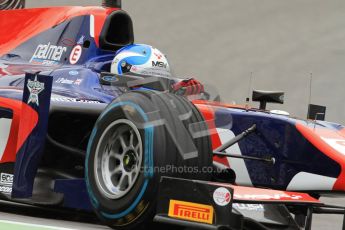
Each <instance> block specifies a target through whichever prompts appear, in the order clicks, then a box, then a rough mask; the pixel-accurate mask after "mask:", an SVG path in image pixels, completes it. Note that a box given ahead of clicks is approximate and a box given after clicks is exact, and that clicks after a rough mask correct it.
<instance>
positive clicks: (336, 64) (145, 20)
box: [0, 0, 345, 230]
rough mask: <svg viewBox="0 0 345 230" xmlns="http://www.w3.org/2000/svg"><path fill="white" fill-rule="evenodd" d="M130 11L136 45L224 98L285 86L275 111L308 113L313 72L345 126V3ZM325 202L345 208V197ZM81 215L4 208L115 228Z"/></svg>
mask: <svg viewBox="0 0 345 230" xmlns="http://www.w3.org/2000/svg"><path fill="white" fill-rule="evenodd" d="M95 4H96V5H99V4H100V1H94V0H92V1H91V0H79V1H76V0H68V1H66V0H28V4H27V5H28V7H38V6H49V5H95ZM123 8H124V9H125V10H126V11H128V12H129V13H130V15H131V16H132V18H133V21H134V27H135V36H136V42H140V43H147V44H152V45H154V46H156V47H157V48H159V49H161V50H162V51H163V52H164V53H166V54H167V55H168V57H169V60H170V64H171V65H172V66H173V68H174V70H175V73H176V74H177V75H178V76H195V77H196V78H198V79H199V80H201V81H202V82H204V83H205V84H209V85H213V86H216V87H217V90H218V92H219V93H220V94H221V96H222V98H223V100H224V101H227V102H232V101H234V102H237V103H243V102H244V100H245V98H246V97H247V95H248V93H249V88H256V89H267V90H283V91H285V92H286V97H285V104H284V105H282V106H274V105H269V106H270V107H269V108H280V109H283V110H287V111H289V112H290V113H291V114H293V115H296V116H299V117H305V116H306V112H307V104H308V101H309V82H310V73H312V75H313V82H312V98H311V102H312V103H315V104H321V105H326V106H327V116H326V117H327V119H328V120H330V121H334V122H340V123H343V124H345V116H344V114H345V104H344V101H345V93H344V88H345V64H344V63H345V30H344V28H345V20H344V12H345V1H343V0H337V1H333V0H328V1H324V0H289V1H282V0H278V1H277V0H260V1H258V0H241V1H235V0H216V1H214V0H213V1H212V0H208V1H207V0H184V1H182V0H123ZM251 73H252V75H253V81H252V86H251V87H250V86H249V82H250V76H251ZM254 105H256V104H254ZM324 200H326V201H328V202H332V203H334V204H337V205H345V199H329V198H327V199H324ZM76 218H77V214H73V213H70V214H69V215H68V216H67V217H66V215H62V214H61V213H59V212H40V211H37V210H31V209H28V208H25V207H24V208H14V209H11V208H7V207H4V206H0V230H2V229H14V230H21V229H30V230H31V229H44V230H45V229H63V228H67V229H86V230H88V229H90V230H91V229H108V228H107V227H104V226H101V225H99V224H97V222H91V223H90V221H89V220H90V218H85V217H84V218H79V219H77V220H76ZM91 219H92V218H91ZM4 221H5V222H4ZM12 222H15V223H21V224H19V225H18V224H13V223H12ZM25 223H28V224H31V225H25ZM341 224H342V218H341V217H340V216H329V215H315V216H314V221H313V229H316V230H321V229H334V230H336V229H341ZM36 225H44V226H53V227H55V228H47V227H46V228H44V227H39V226H36Z"/></svg>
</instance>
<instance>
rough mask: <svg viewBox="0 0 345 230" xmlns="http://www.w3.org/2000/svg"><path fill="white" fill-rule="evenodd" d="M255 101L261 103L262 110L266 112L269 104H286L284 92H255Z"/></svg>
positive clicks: (253, 97) (253, 98)
mask: <svg viewBox="0 0 345 230" xmlns="http://www.w3.org/2000/svg"><path fill="white" fill-rule="evenodd" d="M252 100H253V101H259V102H260V109H261V110H265V109H266V104H267V102H269V103H278V104H284V92H280V91H263V90H253V95H252Z"/></svg>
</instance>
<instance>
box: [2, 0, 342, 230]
mask: <svg viewBox="0 0 345 230" xmlns="http://www.w3.org/2000/svg"><path fill="white" fill-rule="evenodd" d="M120 3H121V2H120V1H105V2H104V5H103V7H98V6H95V7H50V8H35V9H19V10H5V11H0V26H1V28H2V30H1V32H0V116H1V119H0V126H1V132H0V148H1V149H0V193H1V198H2V199H4V200H9V201H12V202H21V203H27V204H32V205H41V206H47V205H49V206H54V207H64V208H69V209H76V210H84V211H92V210H93V211H95V213H96V214H97V216H98V217H99V218H100V220H102V221H103V223H105V224H107V225H108V226H110V227H112V228H115V229H136V228H138V227H139V226H141V227H142V226H146V225H147V224H150V223H151V222H152V220H154V221H155V222H160V223H166V224H174V225H181V226H187V227H197V228H206V229H300V227H305V229H310V227H311V220H312V214H313V212H314V213H322V212H327V213H330V212H331V213H338V214H339V213H341V214H343V213H344V211H345V210H344V208H342V207H335V206H327V205H324V204H322V203H321V202H320V201H319V200H318V198H319V196H320V195H322V194H324V193H332V194H338V193H339V194H341V193H343V192H344V190H345V181H344V180H345V171H344V165H345V159H344V153H345V137H344V135H345V131H344V126H342V125H338V124H334V123H330V122H325V121H316V120H303V119H298V118H294V117H291V116H289V115H287V114H285V113H277V112H272V111H268V110H265V104H266V103H267V102H278V103H282V102H283V93H281V92H266V91H255V92H254V94H253V99H254V100H258V101H260V102H261V106H260V108H259V109H256V108H250V107H249V106H237V105H230V104H226V103H221V102H217V101H211V100H206V99H205V98H201V99H195V98H194V99H193V100H188V99H187V98H185V97H181V96H178V95H176V94H174V93H171V92H170V91H169V89H168V88H167V87H166V85H167V84H166V79H163V78H157V77H142V76H125V75H123V76H121V75H117V74H112V73H110V66H111V63H112V60H113V59H114V56H115V52H116V51H117V50H119V49H120V48H122V47H124V46H127V45H130V44H133V42H134V32H133V25H132V20H131V17H130V16H129V15H128V14H127V13H126V12H125V11H123V10H121V4H120ZM206 98H209V97H207V94H206ZM279 190H283V191H279ZM286 190H288V191H286ZM301 191H305V192H306V193H301ZM292 214H294V215H292Z"/></svg>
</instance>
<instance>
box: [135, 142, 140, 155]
mask: <svg viewBox="0 0 345 230" xmlns="http://www.w3.org/2000/svg"><path fill="white" fill-rule="evenodd" d="M134 149H135V153H136V154H137V155H138V154H139V151H140V143H138V144H137V145H136V146H135V147H134Z"/></svg>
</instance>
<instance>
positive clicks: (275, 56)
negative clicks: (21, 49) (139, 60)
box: [27, 0, 345, 124]
mask: <svg viewBox="0 0 345 230" xmlns="http://www.w3.org/2000/svg"><path fill="white" fill-rule="evenodd" d="M100 3H101V1H100V0H87V1H81V0H68V1H66V0H27V7H37V6H48V5H100ZM123 9H124V10H126V11H127V12H129V14H130V15H131V16H132V19H133V22H134V28H135V39H136V42H137V43H147V44H151V45H153V46H155V47H157V48H159V49H160V50H162V51H163V52H164V53H165V54H166V55H167V56H168V58H169V60H170V64H171V66H172V67H173V69H174V71H175V73H176V74H177V75H178V76H181V77H196V78H197V79H199V80H201V81H202V82H204V83H205V84H208V85H213V86H215V87H217V90H218V92H219V93H220V95H221V97H222V99H223V100H224V101H227V102H236V103H242V104H243V103H244V102H245V98H246V97H248V94H249V91H250V90H249V89H250V76H251V75H252V76H253V81H252V86H251V87H252V88H255V89H262V90H282V91H285V93H286V94H285V104H284V105H269V106H268V108H269V109H273V108H280V109H282V110H287V111H289V112H290V113H291V114H292V115H295V116H298V117H302V118H305V117H306V115H307V106H308V101H309V88H310V76H311V74H312V76H313V81H312V85H311V89H312V97H311V102H312V103H314V104H320V105H325V106H327V112H326V119H327V120H329V121H333V122H340V123H342V124H345V103H344V102H345V20H344V12H345V1H343V0H330V1H324V0H290V1H283V0H278V1H277V0H260V1H257V0H241V1H235V0H217V1H210V0H187V1H182V0H140V1H139V0H123ZM253 105H255V106H257V104H256V103H253Z"/></svg>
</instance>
